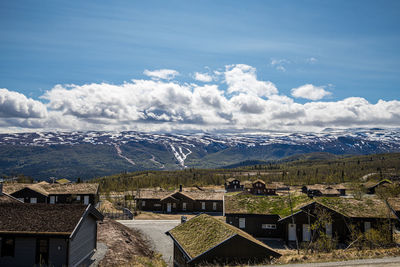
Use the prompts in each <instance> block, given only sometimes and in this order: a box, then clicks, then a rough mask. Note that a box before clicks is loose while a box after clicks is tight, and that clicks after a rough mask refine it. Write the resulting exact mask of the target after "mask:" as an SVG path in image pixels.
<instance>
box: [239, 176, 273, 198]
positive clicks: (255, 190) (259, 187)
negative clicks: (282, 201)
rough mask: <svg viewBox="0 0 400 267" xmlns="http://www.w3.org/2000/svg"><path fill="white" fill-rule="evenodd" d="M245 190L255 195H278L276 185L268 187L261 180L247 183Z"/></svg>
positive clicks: (245, 183)
mask: <svg viewBox="0 0 400 267" xmlns="http://www.w3.org/2000/svg"><path fill="white" fill-rule="evenodd" d="M244 190H245V191H246V192H249V193H250V194H253V195H276V184H270V185H266V184H265V182H264V181H263V180H261V179H257V180H255V181H253V182H250V181H245V182H244Z"/></svg>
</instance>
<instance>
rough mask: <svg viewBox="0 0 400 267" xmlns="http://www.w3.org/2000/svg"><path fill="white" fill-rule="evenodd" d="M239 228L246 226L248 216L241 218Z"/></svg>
mask: <svg viewBox="0 0 400 267" xmlns="http://www.w3.org/2000/svg"><path fill="white" fill-rule="evenodd" d="M239 228H240V229H244V228H246V218H239Z"/></svg>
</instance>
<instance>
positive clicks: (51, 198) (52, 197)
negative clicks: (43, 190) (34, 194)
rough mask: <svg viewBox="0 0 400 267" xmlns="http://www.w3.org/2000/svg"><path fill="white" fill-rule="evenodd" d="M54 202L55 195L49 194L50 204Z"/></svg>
mask: <svg viewBox="0 0 400 267" xmlns="http://www.w3.org/2000/svg"><path fill="white" fill-rule="evenodd" d="M54 203H56V197H55V196H50V204H54Z"/></svg>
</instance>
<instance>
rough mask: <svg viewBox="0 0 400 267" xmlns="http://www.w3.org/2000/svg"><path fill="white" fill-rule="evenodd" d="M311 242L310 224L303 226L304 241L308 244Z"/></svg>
mask: <svg viewBox="0 0 400 267" xmlns="http://www.w3.org/2000/svg"><path fill="white" fill-rule="evenodd" d="M310 240H311V231H310V225H309V224H303V241H304V242H308V241H310Z"/></svg>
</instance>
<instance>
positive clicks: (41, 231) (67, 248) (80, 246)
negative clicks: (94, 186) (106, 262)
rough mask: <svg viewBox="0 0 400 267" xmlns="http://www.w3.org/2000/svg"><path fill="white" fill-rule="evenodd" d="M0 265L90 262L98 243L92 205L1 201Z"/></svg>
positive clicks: (59, 264)
mask: <svg viewBox="0 0 400 267" xmlns="http://www.w3.org/2000/svg"><path fill="white" fill-rule="evenodd" d="M0 214H2V215H3V214H7V216H0V251H1V253H0V266H78V265H80V264H83V265H84V264H85V263H87V265H88V264H89V262H87V261H88V259H89V258H90V256H91V255H92V254H93V253H94V251H95V249H96V243H97V221H99V220H102V219H103V216H102V215H101V213H100V212H98V211H97V210H96V209H95V208H93V206H92V205H88V206H84V205H66V204H60V205H48V204H27V203H0Z"/></svg>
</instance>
